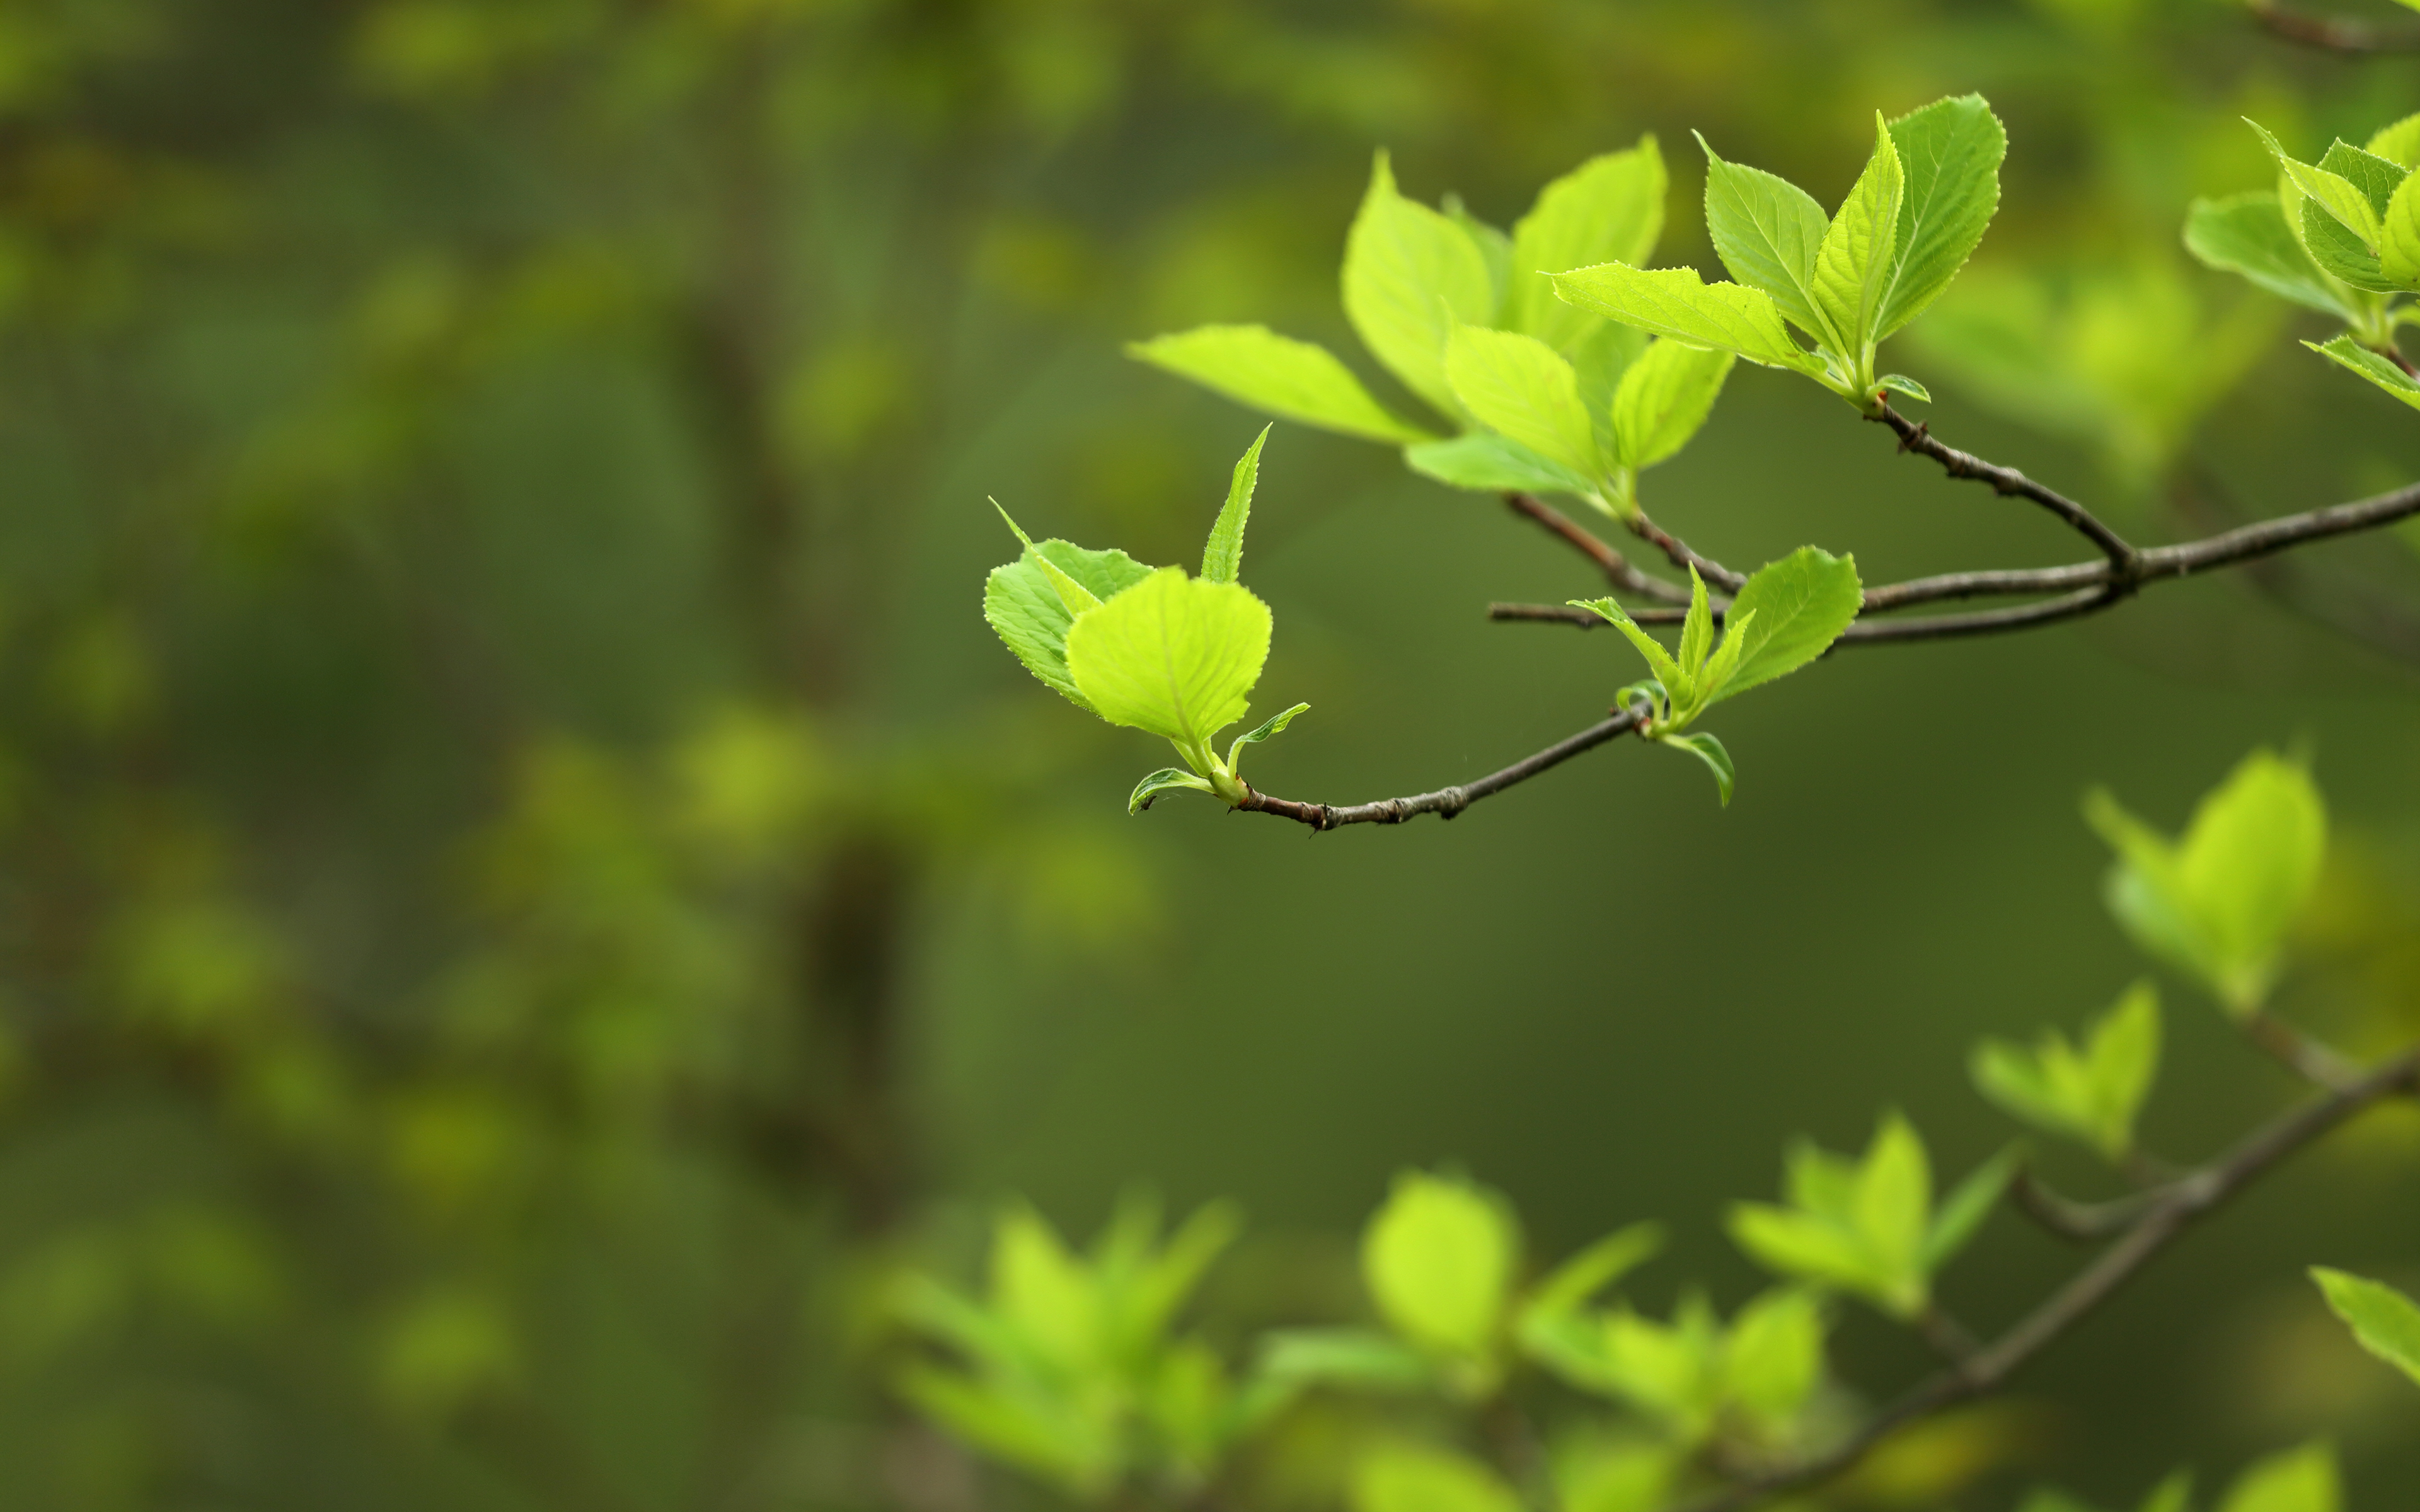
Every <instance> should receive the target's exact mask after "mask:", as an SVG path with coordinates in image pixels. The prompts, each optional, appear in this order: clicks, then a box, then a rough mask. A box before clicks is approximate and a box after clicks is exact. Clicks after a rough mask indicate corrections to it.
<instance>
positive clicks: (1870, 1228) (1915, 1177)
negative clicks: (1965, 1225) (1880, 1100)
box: [1854, 1113, 1932, 1284]
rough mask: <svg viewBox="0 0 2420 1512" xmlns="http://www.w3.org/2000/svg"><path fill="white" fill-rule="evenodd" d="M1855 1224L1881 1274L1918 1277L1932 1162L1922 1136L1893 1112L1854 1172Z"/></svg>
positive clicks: (1925, 1244)
mask: <svg viewBox="0 0 2420 1512" xmlns="http://www.w3.org/2000/svg"><path fill="white" fill-rule="evenodd" d="M1855 1201H1856V1207H1855V1209H1854V1211H1855V1213H1856V1222H1857V1228H1858V1230H1859V1232H1860V1233H1861V1234H1862V1235H1863V1237H1864V1238H1865V1241H1866V1243H1867V1245H1868V1248H1869V1252H1870V1253H1871V1254H1872V1255H1873V1257H1875V1259H1876V1261H1877V1262H1879V1264H1880V1266H1881V1267H1882V1272H1883V1273H1884V1274H1886V1275H1891V1276H1896V1277H1909V1276H1913V1277H1916V1279H1917V1281H1918V1282H1919V1284H1920V1282H1921V1280H1922V1277H1923V1274H1924V1272H1925V1269H1926V1267H1925V1264H1924V1256H1925V1251H1926V1250H1927V1248H1928V1247H1929V1230H1930V1226H1929V1225H1928V1223H1927V1221H1926V1220H1927V1215H1928V1214H1929V1213H1930V1212H1931V1208H1932V1162H1931V1159H1930V1158H1929V1157H1928V1156H1927V1155H1926V1153H1925V1149H1924V1140H1923V1137H1922V1136H1921V1135H1919V1134H1917V1133H1916V1128H1915V1126H1914V1125H1913V1124H1911V1123H1909V1122H1908V1121H1907V1119H1904V1118H1901V1117H1900V1115H1899V1114H1897V1113H1889V1114H1885V1116H1884V1118H1883V1121H1882V1126H1881V1127H1880V1128H1879V1129H1877V1130H1875V1131H1874V1138H1873V1143H1871V1144H1870V1145H1868V1146H1867V1147H1866V1158H1865V1163H1864V1165H1861V1166H1860V1167H1859V1168H1858V1171H1857V1189H1856V1198H1855Z"/></svg>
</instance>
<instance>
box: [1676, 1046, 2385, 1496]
mask: <svg viewBox="0 0 2420 1512" xmlns="http://www.w3.org/2000/svg"><path fill="white" fill-rule="evenodd" d="M2415 1084H2420V1047H2414V1048H2412V1049H2410V1050H2406V1051H2404V1052H2403V1053H2402V1054H2401V1055H2399V1056H2397V1057H2395V1058H2394V1059H2392V1060H2389V1061H2387V1062H2385V1063H2384V1064H2382V1065H2381V1066H2379V1067H2378V1068H2377V1069H2375V1070H2373V1071H2369V1072H2366V1073H2365V1074H2364V1075H2363V1076H2362V1077H2361V1079H2360V1080H2359V1081H2357V1082H2354V1083H2353V1084H2351V1085H2350V1086H2347V1087H2343V1088H2337V1089H2336V1090H2334V1091H2330V1092H2327V1093H2325V1094H2323V1095H2321V1096H2319V1097H2318V1098H2316V1099H2314V1100H2312V1101H2311V1102H2308V1103H2304V1104H2303V1105H2302V1106H2301V1107H2299V1108H2296V1109H2294V1110H2293V1111H2292V1112H2289V1113H2288V1114H2286V1115H2284V1116H2283V1117H2281V1118H2278V1119H2274V1120H2273V1121H2272V1122H2270V1123H2268V1124H2266V1125H2264V1126H2263V1127H2262V1128H2260V1129H2259V1130H2257V1132H2255V1133H2254V1134H2252V1135H2251V1136H2250V1137H2248V1138H2246V1139H2244V1140H2243V1141H2242V1142H2241V1143H2240V1144H2238V1145H2237V1146H2236V1147H2235V1148H2234V1149H2231V1150H2229V1151H2228V1152H2227V1153H2226V1155H2224V1156H2222V1157H2221V1158H2219V1159H2218V1160H2216V1161H2213V1162H2211V1164H2210V1165H2205V1166H2203V1167H2202V1168H2201V1169H2199V1170H2197V1171H2195V1172H2193V1173H2192V1174H2190V1175H2188V1176H2186V1177H2185V1178H2184V1179H2183V1180H2179V1181H2177V1182H2175V1183H2173V1184H2172V1185H2169V1186H2167V1187H2164V1188H2163V1189H2162V1190H2161V1191H2160V1192H2159V1193H2158V1194H2156V1195H2155V1196H2153V1197H2152V1199H2151V1200H2150V1201H2149V1203H2147V1204H2146V1205H2145V1206H2144V1208H2143V1210H2142V1211H2141V1213H2140V1214H2139V1215H2138V1216H2137V1217H2136V1218H2135V1219H2134V1221H2133V1223H2132V1224H2131V1225H2130V1226H2129V1227H2126V1228H2125V1229H2124V1230H2122V1232H2121V1233H2120V1234H2119V1237H2118V1240H2117V1242H2114V1243H2112V1244H2111V1245H2110V1246H2109V1247H2108V1248H2107V1249H2104V1250H2102V1252H2101V1254H2100V1255H2099V1256H2098V1257H2095V1258H2094V1259H2093V1260H2092V1261H2091V1262H2090V1263H2089V1264H2087V1265H2086V1266H2085V1268H2084V1269H2083V1270H2082V1271H2080V1272H2078V1273H2076V1274H2075V1275H2074V1276H2073V1277H2071V1279H2070V1280H2069V1281H2068V1283H2067V1284H2066V1285H2065V1286H2063V1287H2061V1288H2059V1289H2058V1290H2056V1291H2055V1292H2053V1293H2052V1294H2051V1296H2050V1297H2049V1298H2048V1299H2047V1300H2045V1301H2044V1302H2043V1303H2042V1304H2040V1306H2038V1307H2036V1308H2035V1309H2034V1310H2033V1311H2032V1312H2031V1313H2028V1314H2027V1315H2026V1316H2025V1317H2024V1319H2021V1320H2020V1321H2019V1322H2018V1323H2017V1324H2016V1325H2015V1326H2014V1327H2012V1328H2010V1329H2009V1331H2008V1332H2007V1333H2006V1334H2003V1335H2000V1337H1999V1338H1998V1339H1997V1340H1995V1341H1994V1342H1993V1343H1992V1344H1991V1345H1990V1346H1989V1347H1988V1348H1986V1349H1984V1350H1982V1351H1981V1352H1980V1353H1978V1354H1977V1355H1976V1356H1975V1357H1974V1358H1973V1359H1972V1360H1970V1361H1968V1362H1967V1363H1966V1364H1965V1365H1962V1366H1957V1367H1954V1368H1952V1369H1950V1370H1947V1371H1945V1372H1943V1373H1942V1374H1940V1375H1937V1376H1934V1377H1933V1378H1932V1379H1931V1380H1930V1381H1926V1382H1924V1383H1923V1384H1922V1385H1920V1386H1918V1387H1916V1389H1915V1390H1914V1391H1912V1392H1910V1393H1909V1394H1908V1395H1907V1396H1903V1397H1901V1398H1900V1400H1899V1401H1898V1402H1896V1403H1894V1404H1893V1405H1891V1406H1889V1407H1887V1408H1885V1409H1884V1410H1883V1411H1882V1412H1878V1413H1877V1414H1875V1416H1874V1417H1873V1418H1872V1419H1870V1420H1869V1422H1868V1423H1867V1424H1866V1425H1865V1427H1861V1428H1859V1429H1858V1430H1857V1431H1856V1432H1854V1433H1852V1434H1851V1435H1850V1436H1849V1437H1848V1438H1846V1439H1844V1440H1842V1441H1841V1442H1840V1443H1838V1444H1836V1445H1834V1446H1833V1447H1832V1448H1830V1449H1828V1450H1825V1451H1824V1452H1823V1453H1822V1454H1819V1455H1815V1456H1812V1457H1810V1458H1807V1459H1804V1460H1801V1461H1800V1462H1798V1463H1797V1464H1794V1465H1786V1466H1783V1467H1782V1468H1780V1469H1778V1470H1775V1471H1770V1472H1768V1473H1764V1474H1762V1475H1759V1476H1756V1477H1754V1478H1752V1479H1749V1480H1745V1481H1741V1482H1739V1483H1738V1484H1736V1485H1733V1486H1730V1487H1728V1488H1725V1489H1722V1490H1719V1491H1716V1492H1714V1493H1713V1494H1711V1495H1709V1496H1704V1497H1700V1498H1699V1499H1698V1500H1697V1501H1694V1502H1690V1503H1688V1504H1685V1506H1683V1508H1681V1509H1679V1512H1738V1509H1740V1508H1743V1507H1746V1506H1751V1505H1754V1504H1757V1503H1759V1502H1761V1501H1763V1500H1765V1499H1766V1498H1768V1497H1773V1496H1777V1495H1780V1494H1782V1493H1784V1492H1788V1491H1795V1490H1802V1489H1807V1488H1808V1487H1812V1486H1819V1485H1822V1484H1823V1483H1825V1482H1827V1481H1830V1480H1832V1479H1833V1478H1835V1477H1837V1476H1838V1475H1840V1474H1841V1473H1844V1472H1846V1471H1849V1470H1851V1469H1853V1468H1854V1467H1855V1466H1856V1464H1857V1463H1858V1462H1859V1461H1860V1460H1862V1459H1864V1458H1866V1456H1867V1455H1869V1454H1870V1453H1872V1452H1873V1450H1874V1449H1875V1448H1877V1447H1878V1446H1880V1445H1881V1444H1882V1443H1884V1442H1885V1440H1887V1439H1889V1438H1890V1437H1891V1436H1892V1435H1893V1434H1895V1433H1897V1432H1898V1431H1899V1430H1900V1428H1902V1427H1906V1426H1907V1425H1908V1424H1910V1423H1913V1422H1915V1421H1916V1420H1918V1419H1920V1418H1924V1417H1928V1416H1930V1415H1931V1414H1932V1413H1934V1412H1939V1411H1941V1410H1942V1409H1943V1408H1946V1407H1950V1406H1953V1405H1955V1404H1957V1403H1959V1402H1962V1401H1967V1400H1970V1399H1972V1398H1974V1397H1977V1396H1984V1395H1986V1394H1988V1393H1990V1392H1993V1391H1995V1390H1997V1389H1998V1388H1999V1387H2000V1386H2001V1385H2002V1384H2003V1383H2004V1382H2006V1381H2008V1379H2009V1377H2010V1376H2012V1375H2014V1374H2015V1373H2016V1372H2017V1370H2018V1369H2019V1368H2020V1367H2022V1366H2023V1365H2024V1364H2025V1363H2026V1362H2027V1361H2029V1360H2031V1359H2032V1358H2033V1357H2034V1356H2035V1355H2037V1354H2039V1353H2040V1352H2041V1350H2043V1349H2044V1348H2046V1347H2047V1346H2049V1345H2050V1344H2051V1343H2053V1342H2054V1341H2055V1340H2056V1339H2058V1338H2059V1337H2060V1336H2062V1335H2065V1334H2066V1333H2067V1332H2068V1331H2069V1330H2071V1329H2072V1328H2074V1327H2075V1326H2076V1325H2077V1324H2078V1323H2080V1322H2082V1321H2083V1320H2084V1319H2085V1318H2086V1316H2087V1315H2088V1314H2090V1313H2091V1312H2092V1310H2093V1309H2094V1308H2096V1307H2098V1306H2099V1305H2100V1304H2102V1303H2103V1302H2105V1301H2107V1300H2108V1299H2109V1297H2110V1295H2111V1294H2112V1293H2114V1292H2116V1291H2117V1290H2118V1288H2120V1287H2122V1286H2124V1285H2125V1284H2126V1283H2127V1282H2128V1281H2130V1280H2132V1279H2133V1276H2134V1275H2135V1274H2136V1273H2138V1272H2140V1271H2141V1270H2142V1269H2143V1267H2144V1266H2145V1265H2147V1264H2149V1262H2150V1260H2151V1259H2152V1257H2155V1256H2157V1255H2158V1254H2159V1253H2160V1252H2161V1251H2162V1250H2164V1249H2165V1248H2166V1247H2167V1246H2168V1244H2169V1243H2170V1242H2172V1241H2174V1240H2175V1239H2176V1237H2177V1236H2178V1235H2179V1234H2180V1233H2182V1232H2183V1231H2184V1230H2185V1229H2186V1228H2187V1227H2191V1226H2192V1224H2193V1223H2194V1222H2195V1220H2196V1219H2199V1218H2201V1217H2202V1216H2204V1215H2205V1214H2207V1213H2209V1212H2211V1211H2212V1210H2214V1209H2216V1208H2218V1207H2221V1206H2223V1205H2224V1204H2225V1203H2226V1202H2227V1201H2228V1200H2229V1199H2230V1198H2232V1197H2234V1196H2236V1195H2237V1194H2238V1193H2240V1192H2242V1190H2243V1189H2244V1188H2245V1187H2247V1186H2249V1185H2251V1184H2252V1182H2254V1181H2255V1180H2258V1178H2259V1177H2260V1176H2261V1175H2262V1174H2263V1173H2264V1172H2266V1171H2268V1170H2269V1169H2270V1168H2271V1167H2272V1166H2273V1165H2276V1164H2277V1163H2278V1162H2279V1161H2281V1160H2283V1159H2284V1158H2286V1157H2287V1156H2288V1155H2290V1154H2292V1153H2293V1152H2294V1151H2296V1150H2298V1149H2302V1148H2303V1147H2304V1146H2305V1145H2308V1144H2310V1143H2311V1142H2312V1141H2314V1140H2316V1139H2318V1138H2319V1136H2321V1135H2322V1134H2327V1133H2328V1132H2329V1131H2330V1130H2332V1129H2334V1128H2335V1127H2336V1126H2337V1125H2338V1124H2341V1123H2343V1122H2344V1121H2345V1120H2346V1119H2349V1118H2350V1117H2352V1116H2353V1115H2354V1114H2356V1113H2358V1112H2360V1111H2361V1110H2362V1109H2364V1108H2366V1107H2368V1106H2370V1105H2371V1104H2373V1103H2377V1102H2379V1101H2381V1099H2383V1098H2387V1097H2390V1096H2394V1095H2397V1094H2398V1093H2402V1092H2407V1091H2410V1090H2412V1088H2413V1087H2414V1085H2415Z"/></svg>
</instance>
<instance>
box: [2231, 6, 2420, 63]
mask: <svg viewBox="0 0 2420 1512" xmlns="http://www.w3.org/2000/svg"><path fill="white" fill-rule="evenodd" d="M2244 8H2246V9H2248V10H2250V11H2251V12H2252V19H2253V20H2254V21H2255V22H2256V23H2258V24H2259V26H2260V28H2261V29H2262V30H2263V31H2266V32H2268V33H2269V34H2270V35H2271V36H2273V37H2276V38H2279V39H2283V40H2285V41H2288V42H2293V43H2296V44H2298V45H2300V46H2303V47H2310V48H2317V49H2318V50H2319V51H2320V52H2322V53H2342V54H2348V55H2350V56H2355V57H2361V56H2372V55H2375V54H2381V53H2420V30H2415V29H2411V28H2405V27H2394V28H2388V27H2384V26H2373V25H2371V24H2369V23H2366V22H2359V21H2352V20H2349V19H2347V18H2345V17H2342V16H2305V15H2303V14H2301V13H2299V12H2297V11H2292V10H2288V9H2287V8H2285V7H2284V6H2281V5H2278V4H2277V3H2276V0H2244Z"/></svg>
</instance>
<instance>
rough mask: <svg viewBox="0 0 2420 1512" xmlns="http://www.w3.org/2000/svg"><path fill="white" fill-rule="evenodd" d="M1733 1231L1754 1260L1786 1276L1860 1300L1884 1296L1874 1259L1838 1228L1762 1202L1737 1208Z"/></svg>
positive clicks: (1884, 1286) (1732, 1215)
mask: <svg viewBox="0 0 2420 1512" xmlns="http://www.w3.org/2000/svg"><path fill="white" fill-rule="evenodd" d="M1728 1227H1729V1229H1730V1236H1731V1241H1732V1242H1734V1243H1736V1244H1737V1245H1739V1247H1740V1248H1741V1249H1742V1250H1744V1251H1745V1252H1746V1254H1747V1256H1748V1257H1749V1258H1750V1259H1753V1260H1755V1261H1756V1262H1757V1263H1758V1264H1760V1265H1762V1266H1764V1267H1766V1268H1767V1269H1769V1270H1773V1271H1777V1272H1779V1273H1782V1274H1784V1275H1794V1276H1798V1277H1801V1278H1803V1279H1805V1280H1807V1281H1812V1282H1814V1283H1816V1284H1817V1285H1819V1286H1825V1287H1831V1288H1837V1289H1838V1290H1841V1291H1848V1292H1854V1293H1856V1294H1858V1295H1861V1296H1869V1297H1870V1296H1879V1295H1884V1294H1886V1291H1887V1282H1886V1281H1885V1279H1884V1278H1882V1277H1880V1276H1879V1275H1878V1274H1877V1273H1876V1271H1875V1268H1874V1263H1873V1259H1872V1257H1870V1256H1869V1255H1868V1254H1867V1253H1866V1250H1865V1247H1864V1246H1863V1245H1862V1244H1861V1243H1859V1242H1858V1241H1857V1238H1856V1236H1855V1235H1854V1233H1852V1232H1850V1231H1849V1230H1848V1229H1846V1228H1844V1227H1841V1226H1839V1225H1837V1224H1832V1223H1826V1222H1823V1221H1822V1220H1820V1219H1817V1218H1814V1217H1812V1216H1810V1215H1808V1214H1807V1213H1804V1212H1793V1211H1791V1210H1789V1209H1787V1208H1776V1207H1772V1206H1769V1205H1767V1204H1764V1203H1760V1202H1741V1203H1734V1204H1733V1205H1732V1207H1731V1212H1730V1224H1729V1226H1728Z"/></svg>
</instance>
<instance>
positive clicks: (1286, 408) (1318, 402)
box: [1126, 326, 1430, 445]
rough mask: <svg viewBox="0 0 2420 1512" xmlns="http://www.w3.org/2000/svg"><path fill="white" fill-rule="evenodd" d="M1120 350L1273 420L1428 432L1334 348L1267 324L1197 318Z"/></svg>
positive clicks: (1388, 437)
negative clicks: (1392, 406) (1382, 397)
mask: <svg viewBox="0 0 2420 1512" xmlns="http://www.w3.org/2000/svg"><path fill="white" fill-rule="evenodd" d="M1126 355H1127V356H1129V357H1133V358H1136V359H1138V360H1140V361H1142V362H1146V363H1151V364H1152V365H1153V366H1154V367H1158V368H1164V369H1166V370H1167V371H1169V372H1171V373H1173V374H1175V375H1176V376H1177V377H1179V378H1190V379H1192V380H1193V381H1194V382H1196V383H1199V384H1201V385H1202V387H1203V388H1205V389H1210V390H1213V391H1215V392H1217V393H1223V394H1225V395H1226V396H1227V397H1228V398H1230V399H1233V400H1234V401H1235V402H1236V403H1237V404H1240V405H1245V406H1248V407H1249V408H1251V409H1258V410H1261V411H1263V412H1264V413H1266V414H1272V415H1275V416H1277V417H1278V418H1279V419H1280V420H1292V421H1295V422H1297V423H1299V424H1305V425H1315V426H1317V427H1318V428H1320V429H1321V430H1332V431H1336V432H1338V433H1340V434H1342V435H1345V436H1358V437H1360V438H1362V439H1363V440H1373V441H1386V442H1388V443H1390V444H1396V445H1400V444H1403V443H1405V442H1411V441H1423V440H1430V435H1429V433H1428V432H1427V431H1424V430H1422V429H1420V427H1419V426H1418V425H1415V424H1411V423H1410V422H1408V421H1405V420H1401V419H1398V418H1397V417H1396V416H1394V415H1393V414H1390V413H1388V410H1387V408H1386V407H1385V406H1384V405H1381V404H1380V403H1379V402H1378V401H1377V400H1375V399H1373V398H1372V397H1371V396H1370V391H1369V390H1367V389H1365V388H1363V387H1362V386H1361V380H1360V379H1359V378H1355V377H1354V376H1353V374H1352V371H1351V370H1350V369H1348V368H1347V367H1346V366H1345V365H1344V364H1343V363H1342V362H1339V361H1338V360H1337V358H1336V355H1335V353H1333V352H1330V351H1329V350H1328V349H1327V348H1326V347H1318V346H1314V345H1312V344H1311V343H1310V342H1307V341H1295V340H1294V339H1293V338H1292V337H1289V336H1280V335H1279V334H1278V333H1277V332H1274V331H1271V330H1270V329H1269V328H1268V327H1266V326H1198V327H1196V328H1195V329H1193V330H1191V331H1180V332H1174V333H1173V334H1171V335H1166V336H1154V337H1153V338H1152V339H1151V340H1149V341H1140V342H1136V343H1134V344H1133V345H1131V346H1129V347H1126Z"/></svg>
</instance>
